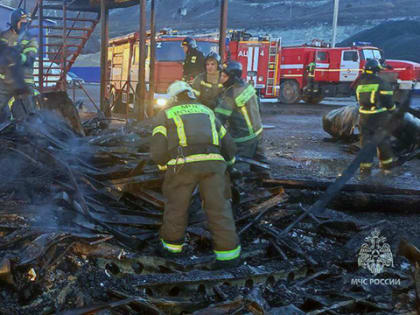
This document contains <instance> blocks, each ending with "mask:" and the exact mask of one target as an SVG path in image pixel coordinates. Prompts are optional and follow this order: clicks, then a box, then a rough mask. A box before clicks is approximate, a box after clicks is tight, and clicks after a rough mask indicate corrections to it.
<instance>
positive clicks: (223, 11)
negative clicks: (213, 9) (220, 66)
mask: <svg viewBox="0 0 420 315" xmlns="http://www.w3.org/2000/svg"><path fill="white" fill-rule="evenodd" d="M227 14H228V0H222V2H221V6H220V34H219V55H220V58H222V62H224V61H225V52H226V27H227Z"/></svg>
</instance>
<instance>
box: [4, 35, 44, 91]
mask: <svg viewBox="0 0 420 315" xmlns="http://www.w3.org/2000/svg"><path fill="white" fill-rule="evenodd" d="M18 40H19V34H17V33H16V32H14V31H13V30H12V29H8V30H6V31H3V32H2V33H0V41H2V42H4V43H6V44H7V45H9V46H10V47H15V48H16V49H17V50H18V51H19V52H20V56H21V61H22V64H23V66H24V76H25V82H26V83H28V84H33V83H34V75H33V64H34V61H35V59H36V56H37V53H38V42H37V40H36V39H35V38H29V37H28V36H24V37H23V39H22V40H21V41H20V42H18Z"/></svg>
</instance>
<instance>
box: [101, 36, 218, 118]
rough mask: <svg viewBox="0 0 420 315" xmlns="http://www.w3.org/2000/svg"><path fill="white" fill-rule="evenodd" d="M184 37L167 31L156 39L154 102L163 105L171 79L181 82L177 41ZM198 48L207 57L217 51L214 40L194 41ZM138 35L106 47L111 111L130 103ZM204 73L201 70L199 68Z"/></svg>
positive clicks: (181, 58)
mask: <svg viewBox="0 0 420 315" xmlns="http://www.w3.org/2000/svg"><path fill="white" fill-rule="evenodd" d="M184 38H185V36H177V35H174V34H170V33H168V32H167V31H163V32H160V33H159V34H158V36H157V39H156V58H155V80H156V85H155V101H156V102H157V103H158V105H160V106H164V105H165V104H166V90H167V88H168V86H169V85H170V84H171V83H172V82H173V81H175V80H181V79H182V68H183V67H182V63H183V61H184V58H185V55H184V51H183V49H182V47H181V42H182V40H183V39H184ZM196 40H197V45H198V47H199V49H200V50H201V51H202V52H203V53H204V55H206V54H208V53H209V52H210V51H216V52H217V51H218V41H217V40H216V39H212V38H197V39H196ZM145 49H146V69H145V70H146V71H145V72H146V83H147V86H148V82H149V77H150V71H149V64H150V39H146V47H145ZM138 68H139V35H138V32H136V33H131V34H128V35H125V36H120V37H116V38H113V39H111V40H110V41H109V46H108V74H109V80H108V93H109V94H108V98H109V100H110V104H111V106H112V107H113V109H114V111H117V112H125V110H126V108H128V107H127V106H131V104H133V103H134V99H135V95H136V93H135V91H136V88H137V84H138ZM203 71H204V69H203Z"/></svg>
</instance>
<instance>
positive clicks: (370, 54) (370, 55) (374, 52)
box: [363, 49, 382, 60]
mask: <svg viewBox="0 0 420 315" xmlns="http://www.w3.org/2000/svg"><path fill="white" fill-rule="evenodd" d="M363 58H364V59H365V60H367V59H378V60H379V59H382V54H381V51H380V50H378V49H363Z"/></svg>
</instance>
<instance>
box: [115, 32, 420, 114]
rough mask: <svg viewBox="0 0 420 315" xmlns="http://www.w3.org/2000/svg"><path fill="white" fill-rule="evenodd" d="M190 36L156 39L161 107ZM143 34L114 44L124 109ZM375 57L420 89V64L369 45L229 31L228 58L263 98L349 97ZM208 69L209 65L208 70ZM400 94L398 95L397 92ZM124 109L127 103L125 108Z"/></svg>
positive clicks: (387, 73)
mask: <svg viewBox="0 0 420 315" xmlns="http://www.w3.org/2000/svg"><path fill="white" fill-rule="evenodd" d="M183 38H184V36H179V35H174V34H168V33H166V32H163V33H161V34H159V36H158V37H157V43H156V67H155V78H156V87H157V89H156V94H155V100H156V102H157V103H158V105H161V106H162V105H165V103H166V101H165V92H166V89H167V87H168V86H169V84H170V83H171V82H173V81H175V80H179V79H181V78H182V62H183V60H184V53H183V50H182V48H181V41H182V39H183ZM196 40H197V44H198V46H199V49H200V50H201V51H202V52H203V53H204V54H205V55H206V54H207V53H208V52H210V51H211V50H212V51H218V40H217V39H216V38H214V37H213V38H211V37H210V38H209V37H196ZM146 42H147V45H146V50H147V59H146V82H148V78H149V66H148V65H149V63H150V60H149V46H150V44H149V40H147V41H146ZM138 55H139V53H138V33H132V34H129V35H126V36H121V37H117V38H114V39H112V40H111V41H110V44H109V48H108V65H109V73H110V80H109V89H108V90H109V93H110V94H109V98H110V101H111V104H114V107H116V108H118V107H120V106H127V104H131V103H133V101H134V97H135V90H136V85H137V82H138V80H137V78H138V60H139V57H138ZM371 58H375V59H378V60H381V62H383V63H386V64H387V65H389V66H390V67H389V68H390V69H387V70H384V71H381V74H380V75H381V76H382V77H383V78H384V79H385V80H387V81H389V82H391V83H392V84H393V85H394V88H395V90H396V91H398V89H412V88H413V89H420V64H418V63H415V62H410V61H402V60H385V59H384V55H383V52H382V51H381V50H380V49H379V48H377V47H374V46H371V45H370V44H368V43H354V45H352V46H351V47H335V48H331V47H329V46H328V45H327V44H326V43H324V42H323V41H320V40H314V41H312V42H311V43H309V44H304V45H301V46H288V47H282V45H281V40H280V39H277V38H270V37H269V36H264V37H253V36H252V35H250V34H248V33H245V32H242V31H233V32H230V33H229V36H228V40H227V49H226V56H225V60H228V59H231V60H237V61H239V62H240V63H241V64H242V65H243V69H244V71H243V79H245V80H246V81H247V82H249V83H251V84H253V85H254V87H255V88H256V89H257V91H258V94H259V96H260V97H261V98H262V99H275V100H278V101H280V102H281V103H287V104H292V103H296V102H299V101H300V100H303V101H304V102H307V103H312V104H316V103H318V102H320V101H321V100H322V99H323V98H325V97H346V96H351V95H352V94H353V93H354V88H353V86H352V83H353V82H354V81H355V80H356V79H357V77H358V76H359V75H360V74H361V73H362V71H363V70H362V69H363V66H364V64H365V63H366V60H367V59H371ZM312 62H313V63H315V68H314V72H313V75H314V76H313V84H316V86H317V89H316V90H317V92H316V93H314V92H313V91H314V90H315V89H307V88H306V87H307V86H308V82H309V64H311V63H312ZM203 71H204V69H203ZM396 94H398V93H396ZM123 108H124V107H123Z"/></svg>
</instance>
